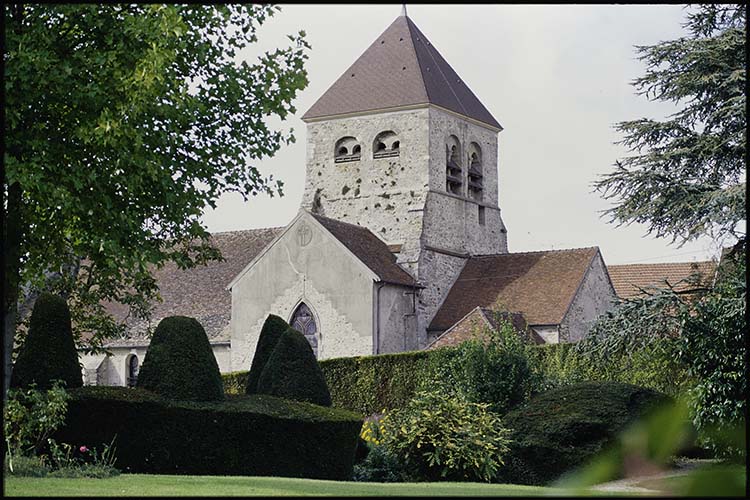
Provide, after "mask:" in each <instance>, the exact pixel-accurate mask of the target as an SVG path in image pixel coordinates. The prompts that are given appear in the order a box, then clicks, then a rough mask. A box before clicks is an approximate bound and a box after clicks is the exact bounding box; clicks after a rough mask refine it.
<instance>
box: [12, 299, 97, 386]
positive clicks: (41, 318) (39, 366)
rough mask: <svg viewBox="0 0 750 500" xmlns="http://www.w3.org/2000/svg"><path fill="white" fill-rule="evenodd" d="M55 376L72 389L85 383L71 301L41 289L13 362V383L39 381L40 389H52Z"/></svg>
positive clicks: (21, 384)
mask: <svg viewBox="0 0 750 500" xmlns="http://www.w3.org/2000/svg"><path fill="white" fill-rule="evenodd" d="M53 380H61V381H63V382H64V383H65V386H66V387H67V388H69V389H70V388H74V387H81V386H82V385H83V377H82V375H81V366H80V365H79V364H78V352H77V351H76V346H75V341H74V340H73V332H72V330H71V325H70V310H69V309H68V304H67V303H66V302H65V299H63V298H62V297H60V296H58V295H52V294H49V293H42V294H41V295H39V298H37V299H36V303H35V304H34V309H33V310H32V312H31V318H30V321H29V331H28V333H27V334H26V340H25V341H24V343H23V346H22V347H21V350H20V352H19V353H18V358H17V359H16V362H15V364H14V366H13V373H12V375H11V387H22V388H26V387H28V386H29V385H31V384H36V385H37V388H38V389H49V388H50V387H52V381H53Z"/></svg>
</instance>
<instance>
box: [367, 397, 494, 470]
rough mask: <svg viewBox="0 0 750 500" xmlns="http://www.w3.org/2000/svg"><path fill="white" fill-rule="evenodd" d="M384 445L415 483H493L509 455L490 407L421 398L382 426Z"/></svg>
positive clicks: (460, 400) (451, 399)
mask: <svg viewBox="0 0 750 500" xmlns="http://www.w3.org/2000/svg"><path fill="white" fill-rule="evenodd" d="M380 425H381V426H382V430H381V433H382V436H383V438H382V443H383V445H384V446H385V447H386V448H387V449H388V451H389V452H390V453H392V454H393V455H394V456H396V457H397V458H398V459H399V461H400V462H401V463H402V464H403V465H404V466H405V468H406V470H408V471H409V473H410V475H412V476H414V479H417V480H427V481H436V480H440V479H447V480H451V481H477V480H478V481H491V480H492V479H493V478H494V477H495V476H496V474H497V472H498V469H499V468H500V466H501V465H502V464H503V457H504V456H505V454H506V453H507V452H508V430H507V429H506V428H505V427H504V426H503V425H502V422H501V420H500V416H498V415H497V414H495V413H493V412H491V411H489V405H488V404H480V403H471V402H469V401H466V400H465V399H463V398H460V397H456V396H452V395H451V396H449V395H446V394H442V393H440V392H420V393H418V394H417V395H416V397H415V398H414V399H412V400H411V401H410V402H409V404H408V405H407V406H406V407H404V408H403V409H399V410H393V411H392V412H389V413H388V414H386V416H385V417H383V419H382V420H381V422H380Z"/></svg>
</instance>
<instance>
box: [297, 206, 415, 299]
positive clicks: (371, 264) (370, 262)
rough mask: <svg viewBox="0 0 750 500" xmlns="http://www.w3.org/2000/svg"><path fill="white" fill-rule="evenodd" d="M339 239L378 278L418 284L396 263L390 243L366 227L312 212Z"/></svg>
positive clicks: (399, 283) (393, 281) (408, 284)
mask: <svg viewBox="0 0 750 500" xmlns="http://www.w3.org/2000/svg"><path fill="white" fill-rule="evenodd" d="M310 215H312V216H313V217H315V219H316V220H317V221H318V222H320V223H321V224H322V225H323V227H325V228H326V229H327V230H328V231H329V232H330V233H331V234H332V235H333V236H334V237H335V238H336V239H337V240H339V241H340V242H341V243H343V244H344V246H345V247H346V248H348V249H349V250H350V251H351V252H352V253H353V254H354V255H356V256H357V258H358V259H359V260H360V261H362V263H363V264H364V265H366V266H367V267H368V268H369V269H370V270H371V271H372V272H374V273H375V274H376V275H377V276H378V278H380V279H381V280H382V281H387V282H388V283H395V284H398V285H406V286H417V283H416V282H415V281H414V278H412V277H411V275H410V274H409V273H407V272H406V271H404V269H403V268H401V266H399V265H398V264H397V263H396V256H395V255H393V254H392V253H391V251H390V250H388V245H386V243H385V242H384V241H383V240H381V239H380V238H378V237H377V236H375V235H374V234H372V232H371V231H370V230H369V229H367V228H366V227H362V226H357V225H355V224H349V223H346V222H341V221H339V220H335V219H329V218H328V217H323V216H322V215H318V214H313V213H311V214H310Z"/></svg>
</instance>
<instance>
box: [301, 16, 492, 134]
mask: <svg viewBox="0 0 750 500" xmlns="http://www.w3.org/2000/svg"><path fill="white" fill-rule="evenodd" d="M427 103H429V104H435V105H438V106H442V107H444V108H446V109H449V110H451V111H454V112H456V113H459V114H461V115H464V116H467V117H469V118H473V119H475V120H478V121H480V122H482V123H485V124H487V125H490V126H492V127H494V128H497V129H500V130H501V129H502V127H501V126H500V124H499V123H498V122H497V120H496V119H495V118H494V117H493V116H492V114H491V113H490V112H489V111H488V110H487V108H485V107H484V105H483V104H482V103H481V102H480V101H479V99H478V98H477V96H475V95H474V93H473V92H472V91H471V90H470V89H469V87H468V86H467V85H466V83H464V82H463V80H461V78H460V77H459V76H458V75H457V74H456V72H455V71H454V70H453V68H451V66H450V64H448V63H447V62H446V60H445V59H443V56H441V55H440V53H439V52H438V51H437V49H435V46H434V45H432V44H431V43H430V41H429V40H428V39H427V37H426V36H424V34H423V33H422V32H421V31H420V30H419V28H417V26H416V25H415V24H414V22H413V21H412V20H411V19H410V18H409V17H407V16H399V17H398V18H396V20H395V21H393V23H391V25H390V26H388V28H387V29H386V30H385V31H384V32H383V33H382V34H381V35H380V36H379V37H378V38H377V39H376V40H375V41H374V42H373V43H372V45H370V47H368V48H367V50H365V51H364V52H363V53H362V55H361V56H359V58H358V59H357V60H356V61H355V62H354V64H352V65H351V66H350V67H349V69H347V70H346V71H345V72H344V74H343V75H341V76H340V77H339V79H338V80H336V81H335V82H334V84H333V85H331V87H330V88H329V89H328V90H327V91H326V92H325V93H324V94H323V95H322V96H321V97H320V98H319V99H318V100H317V101H316V102H315V104H313V105H312V107H311V108H310V109H309V110H308V111H307V112H306V113H305V114H304V115H303V116H302V119H303V120H305V121H306V120H309V119H314V118H321V117H324V116H332V115H340V114H345V113H359V112H365V111H373V110H380V109H387V108H394V107H400V106H408V105H415V104H427Z"/></svg>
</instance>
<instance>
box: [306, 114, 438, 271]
mask: <svg viewBox="0 0 750 500" xmlns="http://www.w3.org/2000/svg"><path fill="white" fill-rule="evenodd" d="M389 130H390V131H393V132H394V133H395V135H396V139H397V140H398V141H399V142H400V148H399V155H398V156H393V157H388V158H373V148H374V143H375V139H376V137H377V136H378V134H380V133H381V132H385V131H389ZM347 136H351V137H354V138H356V139H357V142H358V143H359V145H360V146H361V156H360V159H359V161H346V162H342V163H336V162H335V148H336V143H337V141H338V140H339V139H341V138H343V137H347ZM427 136H428V110H427V109H426V108H424V109H416V110H408V111H396V112H390V113H380V114H374V115H367V116H357V117H350V118H340V119H332V120H326V121H321V122H312V123H308V124H307V170H306V181H305V191H304V194H303V197H302V206H303V207H304V208H306V209H308V210H311V211H313V212H317V213H320V214H321V215H324V216H326V217H330V218H332V219H338V220H341V221H344V222H349V223H352V224H359V225H361V226H364V227H367V228H368V229H369V230H370V231H372V232H373V233H374V234H376V235H377V236H378V237H380V238H381V239H383V240H384V241H385V242H386V243H388V244H401V245H402V248H401V252H400V254H399V255H398V259H399V263H405V264H406V265H405V266H404V267H405V268H407V269H408V270H410V271H416V261H417V256H418V254H419V237H420V234H421V232H422V209H423V208H424V203H425V194H426V191H427V183H428V172H427V170H428V167H427V164H428V154H429V151H428V140H427ZM389 146H390V144H389ZM409 263H410V264H409Z"/></svg>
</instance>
